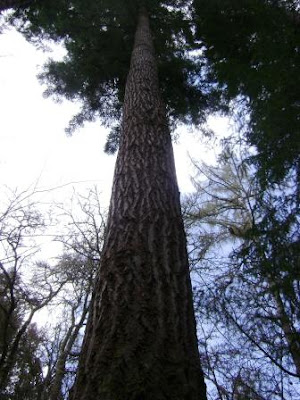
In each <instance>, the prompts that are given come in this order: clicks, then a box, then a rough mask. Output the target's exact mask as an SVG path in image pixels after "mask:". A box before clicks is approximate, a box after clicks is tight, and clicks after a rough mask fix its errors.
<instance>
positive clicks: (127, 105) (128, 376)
mask: <svg viewBox="0 0 300 400" xmlns="http://www.w3.org/2000/svg"><path fill="white" fill-rule="evenodd" d="M73 399H74V400H97V399H99V400H100V399H101V400H129V399H130V400H150V399H151V400H164V399H168V400H170V399H172V400H204V399H206V391H205V384H204V380H203V374H202V370H201V366H200V361H199V354H198V348H197V338H196V328H195V319H194V311H193V303H192V291H191V283H190V277H189V270H188V262H187V253H186V239H185V234H184V229H183V222H182V216H181V210H180V201H179V191H178V186H177V180H176V173H175V166H174V157H173V151H172V144H171V138H170V133H169V128H168V124H167V119H166V113H165V107H164V104H163V102H162V100H161V96H160V92H159V86H158V75H157V68H156V61H155V56H154V50H153V43H152V39H151V33H150V29H149V22H148V17H147V14H146V11H145V10H141V12H140V16H139V21H138V26H137V31H136V37H135V44H134V49H133V53H132V58H131V65H130V71H129V75H128V78H127V85H126V94H125V101H124V110H123V126H122V138H121V144H120V150H119V154H118V158H117V163H116V170H115V177H114V184H113V191H112V197H111V204H110V212H109V219H108V224H107V231H106V239H105V243H104V248H103V251H102V258H101V266H100V271H99V276H98V279H97V282H96V285H95V290H94V298H93V301H92V308H91V311H90V316H89V321H88V325H87V330H86V334H85V339H84V344H83V350H82V355H81V360H80V364H79V369H78V374H77V379H76V383H75V386H74V391H73Z"/></svg>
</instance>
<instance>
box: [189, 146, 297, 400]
mask: <svg viewBox="0 0 300 400" xmlns="http://www.w3.org/2000/svg"><path fill="white" fill-rule="evenodd" d="M245 159H249V155H248V154H245V152H244V151H242V153H241V154H238V155H237V154H236V153H233V152H232V150H231V149H230V148H229V149H228V147H227V149H226V150H225V151H224V153H223V154H222V156H221V158H220V160H219V164H218V165H217V166H214V167H212V166H208V165H205V164H202V165H197V168H198V173H199V175H198V178H197V179H196V180H195V187H196V192H195V193H194V194H193V195H191V196H190V197H188V199H187V200H186V202H185V208H184V210H185V216H186V221H187V229H188V238H189V243H191V246H190V252H191V258H192V264H193V271H194V281H195V283H194V286H195V294H196V297H195V298H196V302H197V304H198V307H199V308H198V312H199V316H200V317H201V319H200V320H199V321H198V323H199V324H200V327H201V329H202V335H201V337H202V338H206V340H203V341H202V346H203V353H205V354H206V356H207V358H206V361H205V362H204V364H203V365H204V366H205V367H206V368H207V373H208V377H209V379H210V380H211V381H212V382H213V383H214V385H215V390H216V393H217V394H216V397H217V398H221V399H227V398H230V399H240V398H244V397H243V396H245V393H248V396H249V397H248V398H257V399H268V398H270V397H272V398H279V399H280V398H282V396H284V398H286V397H287V398H294V397H295V396H296V397H297V396H298V395H299V393H298V391H299V383H297V381H298V380H299V373H298V354H299V352H298V350H297V349H298V346H299V343H298V340H299V320H298V315H299V305H300V302H299V300H300V299H299V279H298V275H297V262H298V261H297V257H294V256H293V254H292V251H291V248H292V249H293V248H294V245H295V244H294V237H293V236H294V235H295V233H296V232H299V230H298V229H296V226H294V230H292V234H290V233H289V232H288V231H287V232H286V235H285V236H280V237H278V236H276V238H274V240H276V247H275V246H274V247H275V249H274V247H271V246H270V244H271V243H272V242H271V241H272V240H273V239H272V236H273V233H272V231H268V230H265V231H263V232H261V231H260V230H259V229H260V228H261V226H262V225H261V222H260V221H261V220H263V219H264V218H265V216H264V215H268V213H269V212H270V210H272V213H273V217H275V215H278V216H279V218H280V214H281V212H285V211H286V210H284V208H283V204H281V207H279V208H278V203H277V199H278V198H281V197H282V198H284V199H285V193H286V192H287V186H285V187H281V188H278V187H277V188H276V191H274V190H272V189H271V188H269V190H268V192H265V193H264V194H263V202H262V199H261V191H260V187H259V186H258V185H257V181H256V179H255V169H254V168H253V166H249V164H247V162H246V161H245ZM279 189H280V191H279ZM266 193H268V197H266ZM281 233H283V232H282V229H281ZM266 242H267V243H266ZM270 242H271V243H270ZM258 246H259V248H260V250H261V252H260V253H259V254H258V253H255V254H256V257H255V259H254V257H253V254H252V255H251V252H249V248H252V249H253V248H257V247H258ZM277 246H278V248H279V249H280V252H279V254H278V248H277ZM221 249H222V251H221ZM279 257H280V258H279ZM284 260H286V261H284ZM196 281H198V285H196ZM204 315H205V316H206V322H205V320H204ZM254 377H255V378H254ZM253 378H254V379H253ZM292 383H294V385H293V386H292ZM210 393H211V396H212V398H215V397H214V394H213V393H214V392H213V391H212V392H210ZM288 396H289V397H288ZM246 398H247V397H246Z"/></svg>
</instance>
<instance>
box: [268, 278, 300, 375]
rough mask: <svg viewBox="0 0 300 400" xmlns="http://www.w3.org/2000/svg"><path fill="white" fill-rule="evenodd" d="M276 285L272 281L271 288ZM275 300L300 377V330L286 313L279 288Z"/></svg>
mask: <svg viewBox="0 0 300 400" xmlns="http://www.w3.org/2000/svg"><path fill="white" fill-rule="evenodd" d="M272 287H274V284H272V283H271V288H272ZM272 294H273V297H274V300H275V302H276V305H277V315H278V319H279V322H280V325H281V328H282V330H283V333H284V337H285V340H286V342H287V344H288V350H289V352H290V355H291V357H292V360H293V362H294V365H295V369H296V373H297V375H299V377H300V343H299V337H300V335H299V332H297V330H296V329H295V327H294V325H293V323H292V321H291V320H290V318H289V316H288V315H287V313H286V310H285V308H284V303H283V301H282V299H281V296H280V293H279V291H278V289H276V288H275V290H273V291H272Z"/></svg>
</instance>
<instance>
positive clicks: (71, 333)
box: [49, 299, 88, 400]
mask: <svg viewBox="0 0 300 400" xmlns="http://www.w3.org/2000/svg"><path fill="white" fill-rule="evenodd" d="M86 300H87V299H86ZM76 309H77V307H74V309H73V310H72V311H73V318H72V319H73V321H72V324H71V326H70V327H69V329H68V332H67V333H66V336H65V338H64V340H63V341H62V343H61V346H60V350H59V355H58V359H57V363H56V368H55V376H54V380H53V383H52V385H51V390H50V395H49V400H57V399H60V398H62V395H61V393H62V390H61V389H62V383H63V379H64V377H65V374H66V363H67V359H68V356H69V355H70V353H71V350H72V347H73V345H74V343H75V341H76V339H77V338H78V335H79V332H80V329H81V328H82V327H83V324H84V321H85V319H86V316H87V312H88V307H87V306H86V307H85V308H84V310H83V312H82V315H81V318H80V321H78V323H77V324H76V321H75V312H76Z"/></svg>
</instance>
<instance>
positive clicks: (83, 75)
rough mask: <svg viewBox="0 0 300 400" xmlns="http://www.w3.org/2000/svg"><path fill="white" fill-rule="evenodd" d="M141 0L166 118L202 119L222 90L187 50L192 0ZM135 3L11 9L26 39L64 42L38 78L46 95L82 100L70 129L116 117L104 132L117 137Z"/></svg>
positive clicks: (79, 3)
mask: <svg viewBox="0 0 300 400" xmlns="http://www.w3.org/2000/svg"><path fill="white" fill-rule="evenodd" d="M144 3H145V5H146V7H147V11H148V13H149V17H150V20H151V28H152V33H153V39H154V46H155V49H156V54H157V63H158V72H159V79H160V86H161V90H162V94H163V97H164V101H165V104H166V107H167V112H168V116H169V119H170V122H171V123H174V124H176V123H177V122H179V121H181V122H184V123H192V124H200V123H201V122H203V121H204V120H205V116H206V113H207V111H208V110H209V111H215V110H216V109H217V103H220V101H217V100H220V94H218V91H217V90H216V88H215V87H214V85H210V84H209V83H208V82H205V83H203V84H202V81H201V79H200V77H201V71H202V66H203V63H202V60H201V59H199V57H196V55H195V54H194V55H193V51H194V50H195V44H194V40H193V30H192V23H191V14H190V12H189V7H191V2H190V1H174V0H173V1H163V2H161V1H157V0H148V1H145V2H144ZM141 4H142V2H141V1H140V0H130V1H127V2H125V3H124V2H121V1H118V0H112V1H107V0H100V1H96V2H95V1H85V2H82V1H78V0H77V1H76V0H75V1H74V0H73V1H65V0H58V1H47V2H38V1H37V2H33V3H30V4H29V5H28V7H23V8H20V9H18V10H17V11H16V17H17V20H16V25H17V26H18V28H19V30H20V31H21V32H22V33H23V34H24V35H25V36H26V37H27V38H28V39H29V40H31V41H40V40H46V41H47V40H54V41H56V42H63V44H64V46H65V47H66V50H67V55H66V56H65V57H64V59H63V60H62V61H59V62H55V61H49V63H48V64H47V65H46V66H45V70H44V73H43V74H42V75H41V79H42V80H43V81H44V82H47V84H48V88H47V91H46V94H47V95H53V96H55V97H56V98H62V97H66V98H67V99H70V100H80V101H81V102H82V108H81V111H80V113H79V114H78V115H76V116H75V117H74V118H73V120H72V121H71V122H70V125H69V128H68V130H69V132H72V130H73V129H75V128H76V127H77V126H78V125H81V124H82V123H83V122H84V121H89V120H93V119H94V118H96V117H100V118H101V121H102V123H104V124H106V125H108V124H109V125H110V127H111V126H112V125H113V123H115V125H116V126H115V128H116V129H115V130H113V131H112V134H111V136H110V140H111V141H113V139H114V138H116V131H117V132H118V123H119V121H120V116H121V112H122V111H121V108H122V102H123V99H124V92H125V82H126V77H127V73H128V70H129V64H130V54H131V50H132V46H133V38H134V32H135V27H136V21H137V13H138V10H139V7H140V5H141ZM21 21H22V22H21ZM219 105H220V104H219ZM224 107H225V106H224Z"/></svg>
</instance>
